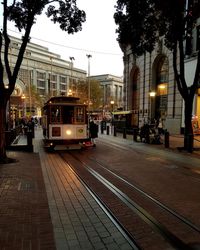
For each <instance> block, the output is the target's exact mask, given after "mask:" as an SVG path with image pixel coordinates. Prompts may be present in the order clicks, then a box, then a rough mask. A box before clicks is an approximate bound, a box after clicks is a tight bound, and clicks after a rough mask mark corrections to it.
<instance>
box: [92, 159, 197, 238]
mask: <svg viewBox="0 0 200 250" xmlns="http://www.w3.org/2000/svg"><path fill="white" fill-rule="evenodd" d="M89 159H90V160H92V161H94V162H96V163H98V164H99V165H100V166H101V167H102V168H103V169H104V170H105V171H107V172H109V173H110V174H112V175H113V176H115V177H116V178H118V179H119V180H121V181H123V182H124V183H126V184H127V185H128V186H130V187H132V188H134V189H135V190H137V191H138V192H139V193H141V194H142V195H144V196H145V197H147V198H148V199H150V200H151V201H153V202H154V203H156V204H157V205H158V206H160V207H162V208H163V209H165V210H167V211H168V212H169V213H170V214H172V215H173V216H175V217H177V218H178V219H179V220H181V221H182V222H184V223H185V224H186V225H188V226H190V227H191V228H192V229H194V230H196V231H197V232H199V233H200V228H199V227H197V226H196V225H194V224H193V223H192V222H191V221H189V220H187V219H186V218H185V217H183V216H182V215H180V214H178V213H176V212H175V211H174V210H172V209H170V208H169V207H168V206H166V205H164V204H163V203H161V202H160V201H158V200H157V199H155V198H153V197H152V196H151V195H149V194H147V193H146V192H145V191H143V190H142V189H141V188H138V187H137V186H136V185H134V184H132V183H130V182H128V181H127V180H125V179H124V178H122V177H121V176H119V175H118V174H116V173H114V172H113V171H111V170H110V169H108V168H106V166H104V164H103V163H101V162H100V161H98V160H96V159H93V158H92V157H90V158H89Z"/></svg>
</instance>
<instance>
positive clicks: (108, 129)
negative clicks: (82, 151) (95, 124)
mask: <svg viewBox="0 0 200 250" xmlns="http://www.w3.org/2000/svg"><path fill="white" fill-rule="evenodd" d="M106 130H107V135H109V133H110V126H107V127H106Z"/></svg>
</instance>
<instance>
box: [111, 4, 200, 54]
mask: <svg viewBox="0 0 200 250" xmlns="http://www.w3.org/2000/svg"><path fill="white" fill-rule="evenodd" d="M189 2H192V1H189ZM199 11H200V3H199V2H197V1H196V2H195V3H194V4H192V3H191V4H189V6H188V9H185V1H183V0H169V1H160V0H118V1H117V5H116V12H115V14H114V19H115V22H116V24H117V25H118V29H117V33H118V41H119V43H120V44H121V45H122V46H123V45H125V46H126V45H127V44H130V45H131V47H132V50H133V53H134V54H135V55H138V56H140V55H141V54H143V53H144V52H145V51H147V52H151V51H152V50H153V49H154V47H155V44H156V42H157V41H158V39H159V37H160V36H164V39H165V45H166V46H167V48H168V49H170V50H173V49H174V47H175V46H176V45H177V42H178V41H180V40H182V39H184V36H185V35H186V34H187V33H188V32H191V25H193V23H194V22H195V18H196V16H197V15H199ZM189 24H190V25H189Z"/></svg>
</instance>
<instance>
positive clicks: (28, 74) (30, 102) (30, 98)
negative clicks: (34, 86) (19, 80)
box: [26, 51, 32, 116]
mask: <svg viewBox="0 0 200 250" xmlns="http://www.w3.org/2000/svg"><path fill="white" fill-rule="evenodd" d="M26 56H27V57H26V60H27V79H28V92H29V112H30V116H31V114H32V97H31V74H30V72H29V65H28V59H29V56H31V52H29V51H26Z"/></svg>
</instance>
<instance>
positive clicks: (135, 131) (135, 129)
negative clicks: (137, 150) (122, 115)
mask: <svg viewBox="0 0 200 250" xmlns="http://www.w3.org/2000/svg"><path fill="white" fill-rule="evenodd" d="M137 136H138V129H137V128H134V129H133V140H134V141H135V142H137Z"/></svg>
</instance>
